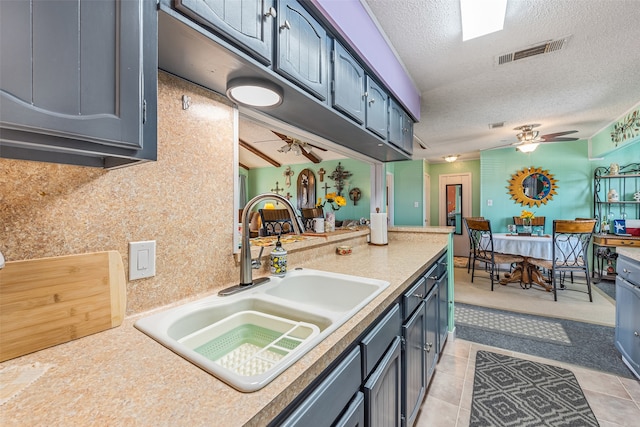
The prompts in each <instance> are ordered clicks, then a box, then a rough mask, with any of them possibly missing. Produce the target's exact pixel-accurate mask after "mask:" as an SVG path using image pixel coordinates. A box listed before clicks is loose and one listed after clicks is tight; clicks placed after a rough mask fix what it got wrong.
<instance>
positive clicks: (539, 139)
mask: <svg viewBox="0 0 640 427" xmlns="http://www.w3.org/2000/svg"><path fill="white" fill-rule="evenodd" d="M538 126H540V124H538V123H535V124H531V125H522V126H518V127H515V128H513V130H517V131H520V132H519V133H518V134H517V135H516V138H517V139H518V141H517V142H514V143H513V144H511V145H514V146H515V147H516V149H517V150H520V151H522V152H523V153H531V152H532V151H534V150H535V149H536V148H538V145H539V144H540V143H543V142H560V141H577V140H578V139H579V138H573V137H569V138H567V137H564V136H563V135H569V134H572V133H576V132H578V131H577V130H568V131H564V132H556V133H549V134H546V135H540V132H538V131H537V130H533V128H536V127H538Z"/></svg>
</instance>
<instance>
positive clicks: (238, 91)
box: [227, 77, 283, 107]
mask: <svg viewBox="0 0 640 427" xmlns="http://www.w3.org/2000/svg"><path fill="white" fill-rule="evenodd" d="M227 96H228V97H229V98H230V99H232V100H233V101H235V102H237V103H238V104H242V105H247V106H250V107H275V106H278V105H280V104H281V103H282V96H283V92H282V88H280V87H279V86H277V85H275V84H273V83H271V82H270V81H268V80H262V79H255V78H251V77H239V78H237V79H232V80H229V82H227Z"/></svg>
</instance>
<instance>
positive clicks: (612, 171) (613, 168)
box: [609, 163, 620, 175]
mask: <svg viewBox="0 0 640 427" xmlns="http://www.w3.org/2000/svg"><path fill="white" fill-rule="evenodd" d="M619 173H620V165H619V164H617V163H611V165H610V166H609V175H618V174H619Z"/></svg>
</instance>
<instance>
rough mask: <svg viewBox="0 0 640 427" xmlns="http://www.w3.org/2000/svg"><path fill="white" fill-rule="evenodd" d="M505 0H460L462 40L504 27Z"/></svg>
mask: <svg viewBox="0 0 640 427" xmlns="http://www.w3.org/2000/svg"><path fill="white" fill-rule="evenodd" d="M506 11H507V0H460V12H461V15H462V41H465V40H471V39H474V38H476V37H480V36H484V35H485V34H490V33H494V32H496V31H500V30H502V29H503V28H504V16H505V14H506Z"/></svg>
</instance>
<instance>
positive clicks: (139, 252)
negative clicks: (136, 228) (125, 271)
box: [129, 240, 156, 280]
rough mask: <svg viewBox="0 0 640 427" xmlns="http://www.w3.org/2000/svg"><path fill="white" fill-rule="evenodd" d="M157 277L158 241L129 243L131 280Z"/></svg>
mask: <svg viewBox="0 0 640 427" xmlns="http://www.w3.org/2000/svg"><path fill="white" fill-rule="evenodd" d="M155 275H156V241H155V240H147V241H145V242H129V280H136V279H144V278H145V277H153V276H155Z"/></svg>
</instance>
